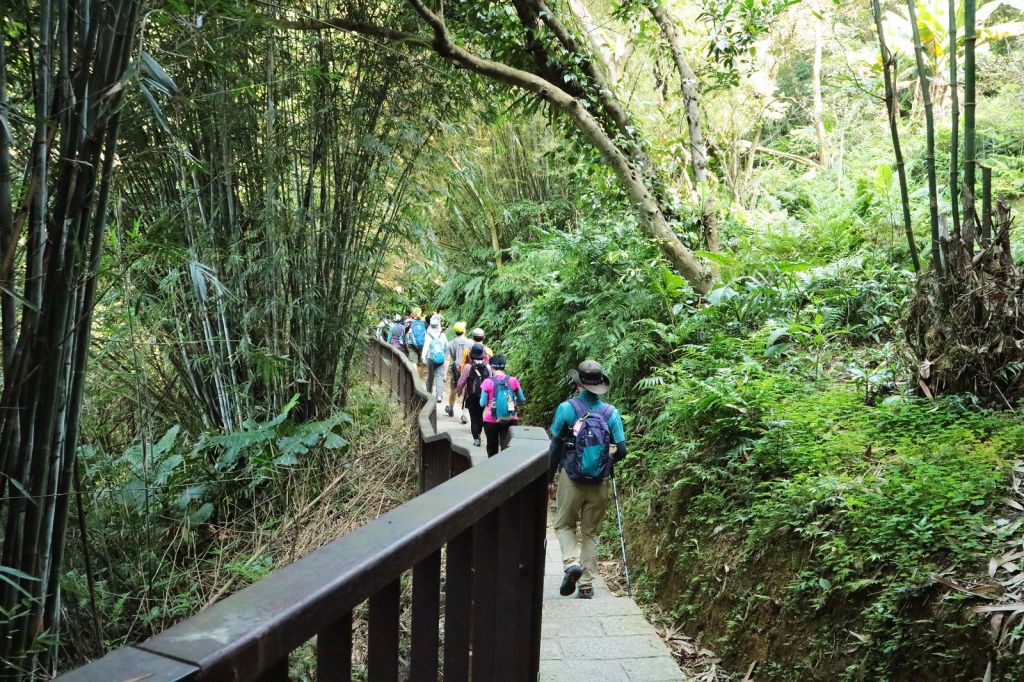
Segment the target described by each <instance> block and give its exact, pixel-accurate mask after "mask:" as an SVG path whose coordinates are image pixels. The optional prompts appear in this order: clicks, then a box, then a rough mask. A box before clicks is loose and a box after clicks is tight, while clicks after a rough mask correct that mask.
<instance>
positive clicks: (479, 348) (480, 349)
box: [469, 343, 487, 360]
mask: <svg viewBox="0 0 1024 682" xmlns="http://www.w3.org/2000/svg"><path fill="white" fill-rule="evenodd" d="M485 355H487V350H486V349H485V348H484V344H482V343H474V344H473V347H472V348H470V349H469V357H470V358H472V359H473V360H483V359H484V356H485Z"/></svg>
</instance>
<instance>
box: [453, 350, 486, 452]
mask: <svg viewBox="0 0 1024 682" xmlns="http://www.w3.org/2000/svg"><path fill="white" fill-rule="evenodd" d="M490 376H491V368H490V366H489V365H488V364H487V356H486V351H485V349H484V344H482V343H474V344H473V345H472V347H470V349H469V362H467V363H466V366H465V367H463V368H462V374H461V375H460V376H459V383H458V385H457V386H456V388H457V390H458V392H459V395H461V396H462V409H464V410H466V411H468V412H469V430H470V432H471V433H472V434H473V445H475V446H477V447H480V432H481V431H483V429H484V406H483V405H481V404H480V395H481V393H482V387H483V384H484V381H486V380H487V379H488V378H489V377H490Z"/></svg>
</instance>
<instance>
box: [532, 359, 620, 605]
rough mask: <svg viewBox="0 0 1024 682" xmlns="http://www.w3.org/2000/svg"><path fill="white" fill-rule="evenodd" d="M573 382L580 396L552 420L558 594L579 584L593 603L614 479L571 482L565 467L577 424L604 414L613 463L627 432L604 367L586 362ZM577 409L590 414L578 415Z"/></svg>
mask: <svg viewBox="0 0 1024 682" xmlns="http://www.w3.org/2000/svg"><path fill="white" fill-rule="evenodd" d="M570 379H571V381H572V383H573V384H574V385H575V387H576V390H577V391H578V394H577V395H576V396H574V397H575V400H573V399H569V400H566V401H565V402H563V403H562V404H560V405H559V406H558V409H556V410H555V418H554V421H552V422H551V450H550V452H549V457H550V460H549V461H550V465H549V471H548V484H549V492H551V493H554V479H555V474H556V473H557V472H558V470H559V469H561V473H559V474H558V491H557V495H556V496H555V501H556V510H555V535H557V536H558V544H559V546H560V547H561V550H562V563H563V565H564V566H565V577H564V578H563V580H562V587H561V590H560V592H561V594H562V595H563V596H566V597H567V596H569V595H571V594H572V593H573V592H576V591H577V583H578V584H579V590H578V592H577V595H576V596H577V597H578V598H580V599H590V598H592V597H593V596H594V587H593V585H594V576H595V575H596V574H597V541H598V536H599V534H600V531H601V522H602V521H603V520H604V515H605V512H606V511H607V510H608V503H609V501H610V499H611V481H610V477H605V478H603V479H602V480H600V481H598V482H591V483H580V482H577V481H574V480H572V479H571V478H570V477H569V474H568V473H567V472H566V470H565V468H563V467H562V466H561V465H562V462H563V460H564V458H565V455H566V453H567V452H569V451H572V450H573V448H574V447H575V433H574V431H575V430H577V424H578V423H579V422H581V420H583V419H585V418H586V417H587V416H588V415H597V414H600V415H602V418H605V419H606V421H607V426H608V433H609V435H610V440H611V443H610V447H609V454H610V455H611V458H612V461H613V462H618V461H620V460H621V459H622V458H623V457H625V456H626V433H625V430H624V429H623V427H622V416H621V415H619V411H618V410H617V409H615V408H614V407H612V406H611V405H608V404H607V403H604V402H602V400H601V398H600V396H602V395H604V394H605V393H607V392H608V390H609V389H610V388H611V381H610V380H609V379H608V377H607V376H606V375H605V373H604V370H603V369H602V367H601V365H599V364H598V363H597V362H594V361H593V360H584V361H583V362H581V363H580V365H579V367H578V368H577V369H576V370H574V371H573V372H572V373H571V374H570ZM574 402H575V403H576V405H575V406H574V404H573V403H574ZM579 406H582V407H583V408H585V409H586V410H587V411H586V412H584V413H583V414H580V412H579ZM577 526H578V527H579V535H580V537H579V538H577V535H576V531H577Z"/></svg>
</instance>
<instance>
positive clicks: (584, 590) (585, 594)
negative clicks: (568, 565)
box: [576, 587, 594, 599]
mask: <svg viewBox="0 0 1024 682" xmlns="http://www.w3.org/2000/svg"><path fill="white" fill-rule="evenodd" d="M576 598H577V599H593V598H594V588H593V587H581V588H580V589H579V591H578V592H577V593H576Z"/></svg>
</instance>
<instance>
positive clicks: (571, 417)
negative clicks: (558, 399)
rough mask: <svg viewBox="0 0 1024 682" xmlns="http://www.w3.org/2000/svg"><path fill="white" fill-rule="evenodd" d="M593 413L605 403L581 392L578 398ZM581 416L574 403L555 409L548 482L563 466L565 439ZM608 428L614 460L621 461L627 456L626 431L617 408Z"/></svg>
mask: <svg viewBox="0 0 1024 682" xmlns="http://www.w3.org/2000/svg"><path fill="white" fill-rule="evenodd" d="M576 397H577V398H579V399H580V400H581V401H582V402H583V404H584V405H586V406H587V408H588V409H589V410H590V411H591V412H596V411H597V410H599V409H601V406H602V405H604V404H605V403H604V402H603V401H602V400H601V399H600V398H599V397H597V396H596V395H595V394H593V393H591V392H590V391H587V390H583V391H580V392H579V394H577V396H576ZM578 419H579V416H578V415H577V414H576V410H575V408H573V406H572V403H571V402H569V401H568V400H566V401H565V402H563V403H561V404H560V405H559V406H558V407H557V408H556V409H555V418H554V419H553V420H552V421H551V448H550V450H549V451H548V481H553V480H554V478H555V473H556V472H557V471H558V467H559V466H560V465H561V464H562V457H563V456H565V439H566V438H567V437H568V436H569V435H570V433H571V432H572V427H573V425H574V424H576V420H578ZM608 428H609V430H610V431H611V438H612V443H613V444H615V454H614V455H612V460H613V461H615V462H618V461H621V460H622V458H623V457H625V456H626V430H625V428H624V427H623V425H622V415H620V414H619V411H618V410H617V409H616V408H614V407H613V408H612V415H611V417H610V418H609V419H608Z"/></svg>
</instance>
